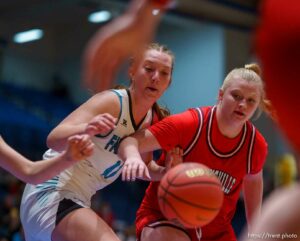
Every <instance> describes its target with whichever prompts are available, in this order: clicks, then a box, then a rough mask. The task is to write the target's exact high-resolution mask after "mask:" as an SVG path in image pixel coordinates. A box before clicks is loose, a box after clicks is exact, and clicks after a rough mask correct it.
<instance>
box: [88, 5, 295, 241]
mask: <svg viewBox="0 0 300 241" xmlns="http://www.w3.org/2000/svg"><path fill="white" fill-rule="evenodd" d="M137 2H139V0H132V1H131V3H132V4H131V5H130V6H129V8H128V11H126V13H125V14H123V16H121V17H120V18H119V19H118V20H115V21H114V22H113V23H111V24H109V25H108V26H107V27H105V28H104V29H103V30H101V31H100V32H98V33H97V35H96V36H95V37H94V38H93V39H92V41H91V42H90V44H89V45H88V48H87V50H88V51H86V59H85V73H86V75H85V76H87V77H90V78H86V79H85V81H86V82H87V84H88V85H89V86H91V87H93V88H94V89H95V90H101V89H105V88H107V87H108V86H111V85H112V84H111V82H112V81H111V80H112V79H113V78H112V73H114V72H115V70H116V69H117V68H118V66H119V65H120V64H121V62H122V61H121V59H122V58H123V59H124V58H125V55H126V54H128V53H131V52H133V51H134V50H135V49H137V48H138V47H139V46H140V45H144V44H145V41H146V42H147V41H150V39H151V37H152V35H153V33H154V32H155V28H156V26H157V22H158V21H159V19H160V16H161V14H159V15H158V16H157V15H155V16H154V15H152V14H149V13H151V11H149V9H151V8H152V9H153V8H154V4H156V6H155V8H157V7H160V8H161V11H160V13H163V12H164V10H165V7H166V6H167V2H170V1H160V0H141V1H140V5H136V7H134V5H135V4H137ZM262 6H263V7H262V12H261V17H260V18H261V19H260V25H259V26H258V31H257V33H256V46H255V49H256V52H257V54H258V57H259V59H260V61H261V64H262V70H263V73H264V79H265V81H266V86H267V89H266V92H267V96H268V97H269V98H270V99H271V100H272V102H273V105H274V107H275V109H276V112H277V116H278V123H279V125H280V127H281V129H282V130H283V132H284V134H286V135H287V137H288V139H289V141H290V142H291V144H292V146H293V147H294V148H295V150H296V151H298V152H299V150H300V135H299V131H297V130H298V128H299V123H300V115H299V114H297V109H298V107H299V104H300V103H299V102H300V99H299V98H298V92H299V91H298V90H299V87H300V86H299V85H300V82H299V81H298V78H299V77H298V75H299V74H298V66H299V64H298V63H299V59H300V50H299V42H300V18H299V12H300V3H299V1H298V0H290V1H288V3H287V1H285V0H263V1H262ZM145 12H147V13H148V14H145ZM121 19H128V21H122V20H121ZM140 19H143V21H146V22H147V24H148V25H147V26H148V27H147V28H144V27H143V26H142V24H139V22H140ZM117 21H119V22H120V23H121V22H122V24H120V25H118V24H117ZM137 34H139V35H140V36H143V39H141V38H138V37H137ZM147 38H148V39H147ZM117 39H118V40H119V41H120V42H119V43H120V44H119V45H117V44H116V43H117ZM111 40H114V41H111ZM129 43H130V44H129ZM115 48H117V49H118V51H117V53H118V56H116V55H108V54H106V55H105V56H106V57H105V58H103V61H102V59H101V58H99V57H97V56H99V53H101V52H103V51H107V53H109V52H111V51H112V50H114V49H115ZM115 53H116V51H115ZM107 56H108V57H107ZM109 56H110V57H109ZM115 59H117V60H118V61H114V60H115ZM103 64H104V65H103ZM101 65H103V66H104V67H103V68H99V66H101ZM99 76H103V78H101V82H99V79H100V78H97V77H99ZM294 188H296V187H293V190H291V191H289V193H290V195H288V193H284V195H285V197H287V196H288V198H287V199H286V200H281V201H279V202H278V200H277V201H276V202H272V201H271V200H270V201H269V202H268V203H267V206H266V207H265V208H264V209H268V210H269V209H270V210H273V211H271V212H270V213H269V214H268V215H266V216H264V215H263V216H262V217H261V220H262V221H258V222H256V224H257V225H256V226H257V227H260V228H258V229H257V230H258V231H259V230H264V228H266V229H268V227H272V230H273V231H274V230H290V229H291V228H292V227H294V230H298V231H299V232H300V227H295V225H294V224H296V223H298V224H300V221H299V220H298V219H297V218H298V217H300V209H299V208H298V205H297V204H294V200H295V198H294V195H298V196H300V188H296V189H294ZM277 197H278V195H276V196H274V200H275V199H276V198H277ZM297 200H298V199H297ZM272 203H274V204H275V203H276V205H277V206H273V205H272ZM287 206H288V207H289V208H290V210H291V214H292V215H287V216H285V218H284V219H283V218H281V219H278V218H274V217H276V216H277V215H278V213H280V211H281V210H283V209H285V207H287ZM264 217H265V218H264ZM275 220H277V221H278V222H277V223H274V221H275ZM295 220H296V222H295ZM297 220H298V221H297ZM275 233H276V232H275ZM298 237H300V234H299V235H298ZM256 238H257V239H256V240H259V238H258V237H256ZM264 240H266V239H264Z"/></svg>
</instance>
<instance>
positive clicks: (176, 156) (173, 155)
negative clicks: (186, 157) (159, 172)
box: [165, 147, 183, 171]
mask: <svg viewBox="0 0 300 241" xmlns="http://www.w3.org/2000/svg"><path fill="white" fill-rule="evenodd" d="M182 155H183V150H182V149H181V148H180V147H175V148H173V149H172V150H170V151H168V153H167V156H166V161H165V166H166V171H168V170H169V169H171V168H172V167H174V166H176V165H178V164H180V163H182V162H183V158H182Z"/></svg>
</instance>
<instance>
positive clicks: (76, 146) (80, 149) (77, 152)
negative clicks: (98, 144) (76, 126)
mask: <svg viewBox="0 0 300 241" xmlns="http://www.w3.org/2000/svg"><path fill="white" fill-rule="evenodd" d="M93 151H94V143H93V142H92V141H91V139H90V136H89V135H75V136H71V137H69V139H68V147H67V150H66V152H65V155H66V157H67V158H66V159H67V160H69V161H80V160H84V159H86V158H87V157H89V156H91V155H92V154H93Z"/></svg>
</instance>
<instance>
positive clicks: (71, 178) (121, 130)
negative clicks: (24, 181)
mask: <svg viewBox="0 0 300 241" xmlns="http://www.w3.org/2000/svg"><path fill="white" fill-rule="evenodd" d="M143 51H144V50H143ZM173 58H174V57H173V54H172V53H171V52H170V51H169V50H168V49H166V48H165V47H164V46H160V45H158V44H150V45H149V46H148V47H147V48H146V50H145V51H144V53H142V54H141V55H140V56H135V58H133V61H132V62H131V65H130V67H129V71H128V72H129V76H130V79H131V84H130V87H129V89H121V90H116V89H115V90H108V91H104V92H101V93H98V94H96V95H94V96H93V97H92V98H90V99H89V100H88V101H87V102H86V103H84V104H83V105H81V106H80V107H79V108H78V109H76V110H75V111H74V112H73V113H71V114H70V115H69V116H67V117H66V118H65V119H64V120H63V121H62V122H61V123H60V124H59V125H58V126H57V127H56V128H55V129H54V130H53V131H52V132H51V133H50V135H49V136H48V146H49V147H50V148H51V149H50V150H48V151H47V152H46V153H45V158H50V157H53V156H56V155H58V153H59V152H60V151H62V150H63V149H64V148H65V145H66V140H67V138H68V137H69V136H70V135H74V134H83V133H85V134H89V135H91V136H93V137H92V141H93V143H94V145H95V148H94V153H93V155H92V156H91V157H88V158H86V160H84V161H81V162H79V163H78V164H76V165H74V166H72V167H71V168H69V169H67V170H65V171H64V172H62V173H61V174H60V175H57V176H55V177H54V178H52V179H50V180H48V181H46V182H44V183H42V184H40V185H27V186H26V188H25V191H24V194H23V198H22V203H21V221H22V224H23V227H24V232H25V237H26V240H27V241H51V240H52V241H78V240H84V241H99V240H110V241H117V240H119V239H118V237H117V235H116V234H115V233H114V232H113V231H112V229H111V228H110V227H109V226H108V225H107V224H106V223H105V222H104V221H103V220H102V219H101V218H100V217H99V216H98V215H97V214H96V213H95V212H94V211H93V210H91V209H90V204H91V197H92V196H93V194H95V192H96V191H97V190H99V189H102V188H104V187H105V186H107V185H109V184H110V183H112V182H113V181H114V180H116V178H117V177H118V176H119V175H120V173H121V170H122V167H123V164H124V163H123V161H122V160H121V159H119V157H118V156H117V149H118V145H119V142H120V140H121V139H122V138H123V137H125V136H128V135H130V134H132V133H134V132H135V131H136V130H138V129H141V128H145V127H148V126H149V125H150V124H151V123H152V121H153V118H157V117H158V119H159V116H160V115H161V113H160V111H161V109H160V108H159V107H158V105H157V104H156V101H157V100H158V99H159V98H160V97H161V95H162V94H163V93H164V91H165V90H166V89H167V88H168V86H169V85H170V83H171V74H172V69H173ZM137 59H138V60H137Z"/></svg>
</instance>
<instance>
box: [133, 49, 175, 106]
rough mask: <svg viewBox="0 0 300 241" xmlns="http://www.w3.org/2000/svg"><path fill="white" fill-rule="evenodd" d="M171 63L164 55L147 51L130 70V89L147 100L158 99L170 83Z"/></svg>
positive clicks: (169, 57)
mask: <svg viewBox="0 0 300 241" xmlns="http://www.w3.org/2000/svg"><path fill="white" fill-rule="evenodd" d="M172 61H173V60H172V57H171V56H170V55H168V54H166V53H163V52H160V51H157V50H153V49H151V50H147V51H146V52H145V54H144V56H143V58H142V60H141V61H140V63H139V64H134V65H133V67H132V68H130V76H131V80H132V88H134V90H135V91H137V92H139V93H141V94H142V95H143V96H146V97H147V98H151V99H153V100H155V101H156V100H157V99H159V98H160V97H161V95H162V94H163V93H164V91H165V90H166V89H167V88H168V86H169V84H170V82H171V75H172Z"/></svg>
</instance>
